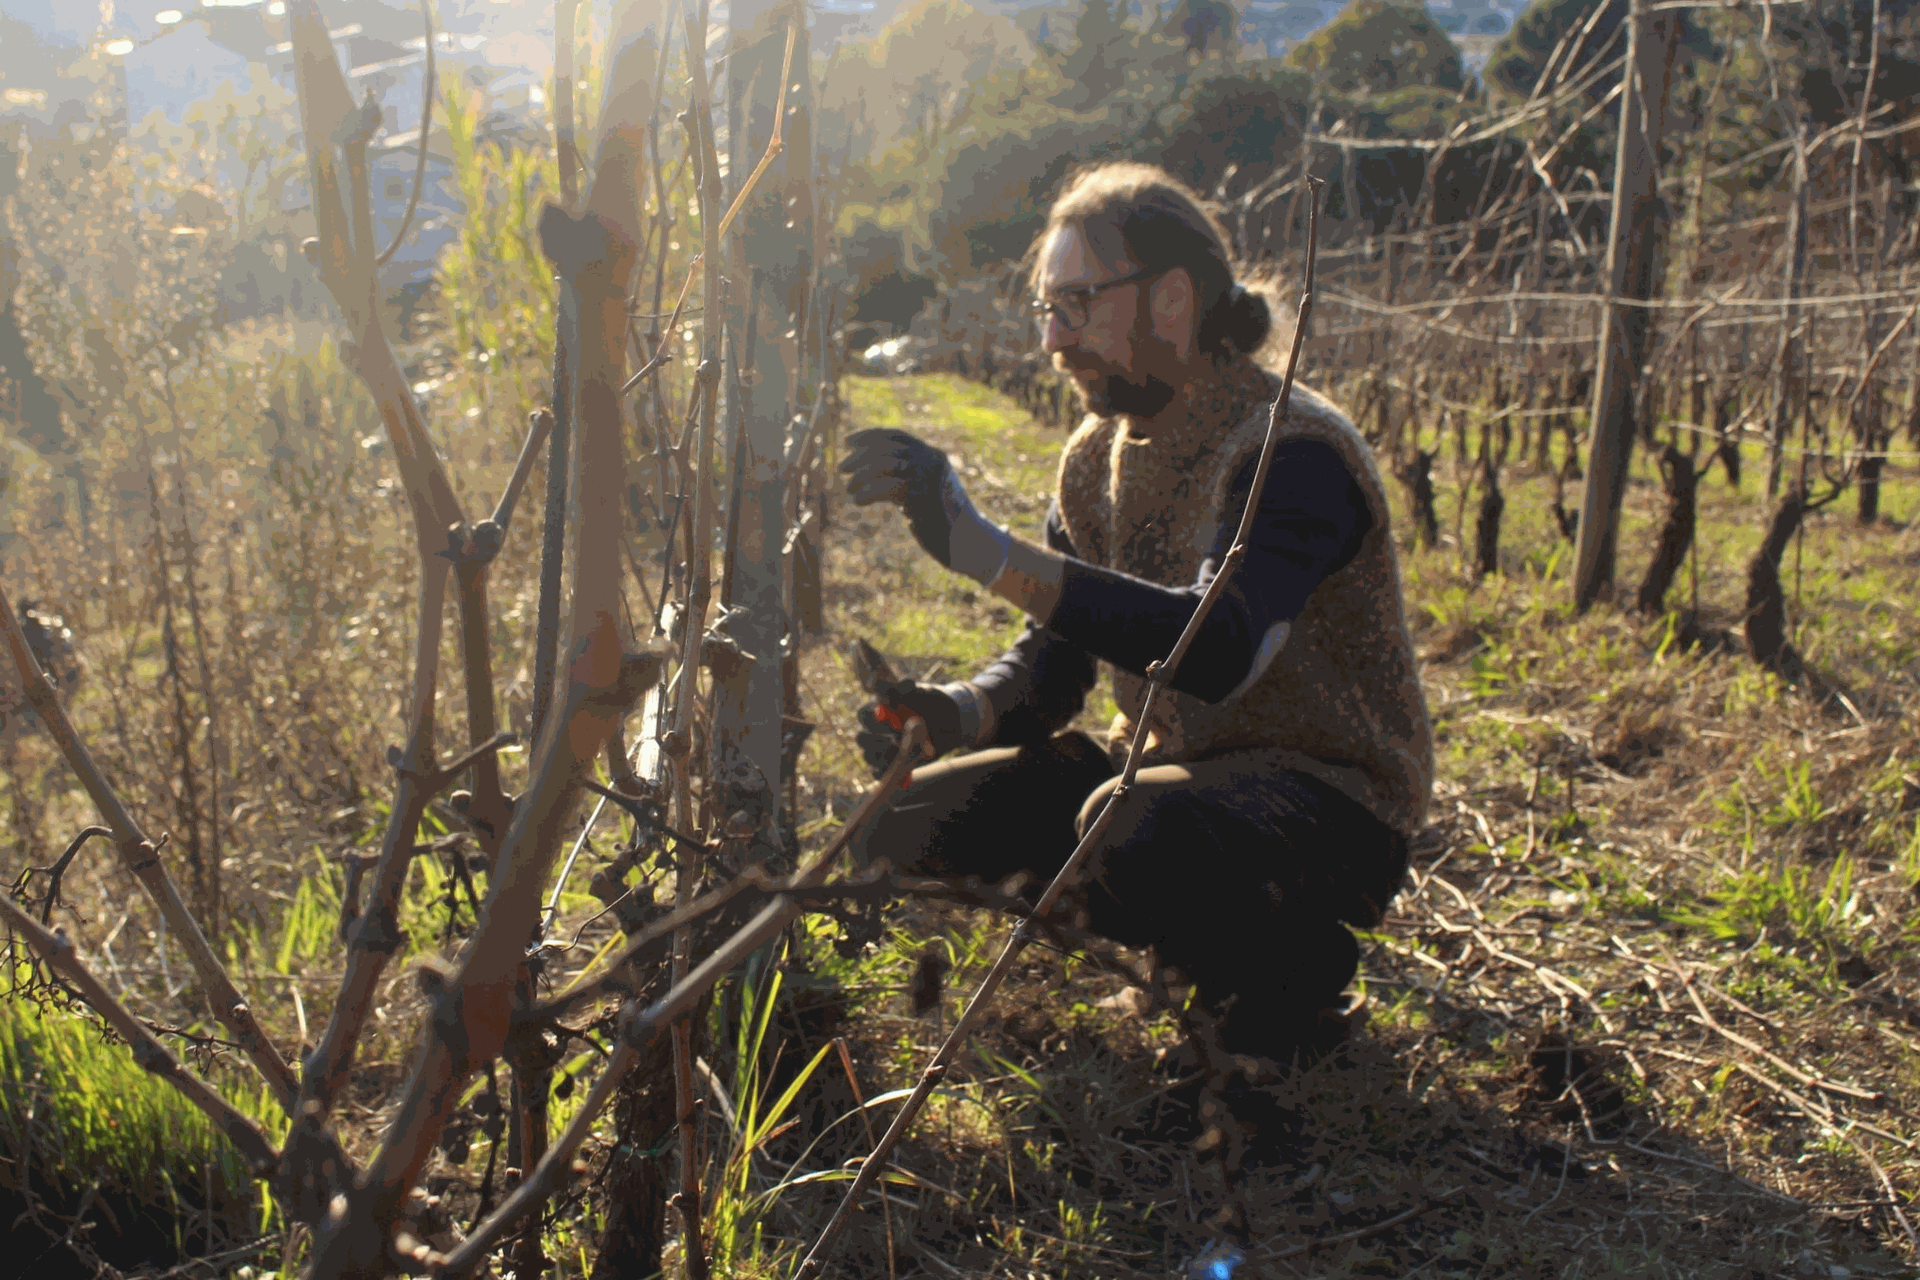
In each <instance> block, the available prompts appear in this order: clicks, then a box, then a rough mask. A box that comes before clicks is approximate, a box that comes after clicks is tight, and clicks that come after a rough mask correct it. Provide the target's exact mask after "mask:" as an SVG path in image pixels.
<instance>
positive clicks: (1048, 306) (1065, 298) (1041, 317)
mask: <svg viewBox="0 0 1920 1280" xmlns="http://www.w3.org/2000/svg"><path fill="white" fill-rule="evenodd" d="M1160 274H1162V273H1161V272H1158V271H1144V270H1143V271H1132V272H1129V273H1127V274H1126V275H1124V276H1115V277H1114V278H1113V279H1111V280H1102V281H1100V282H1099V283H1098V284H1085V285H1080V286H1078V287H1076V288H1072V289H1068V290H1066V291H1065V292H1064V293H1057V294H1055V295H1054V296H1053V297H1051V298H1033V299H1031V300H1029V301H1028V303H1027V310H1028V312H1029V313H1030V314H1031V315H1032V316H1033V323H1034V324H1035V325H1036V326H1038V327H1039V328H1041V329H1045V328H1046V327H1047V318H1048V317H1049V316H1051V317H1052V318H1053V319H1055V320H1058V321H1059V322H1060V327H1061V328H1063V329H1065V330H1066V331H1067V332H1069V333H1073V332H1075V331H1077V330H1080V329H1084V328H1086V326H1087V321H1088V320H1089V319H1090V318H1091V317H1090V316H1089V315H1088V308H1090V307H1091V306H1092V305H1093V300H1094V299H1095V298H1097V297H1099V296H1100V295H1101V294H1103V293H1105V292H1106V291H1107V290H1109V289H1117V288H1119V287H1120V286H1121V285H1123V284H1135V283H1137V282H1139V281H1141V280H1146V279H1149V278H1151V277H1153V276H1157V275H1160Z"/></svg>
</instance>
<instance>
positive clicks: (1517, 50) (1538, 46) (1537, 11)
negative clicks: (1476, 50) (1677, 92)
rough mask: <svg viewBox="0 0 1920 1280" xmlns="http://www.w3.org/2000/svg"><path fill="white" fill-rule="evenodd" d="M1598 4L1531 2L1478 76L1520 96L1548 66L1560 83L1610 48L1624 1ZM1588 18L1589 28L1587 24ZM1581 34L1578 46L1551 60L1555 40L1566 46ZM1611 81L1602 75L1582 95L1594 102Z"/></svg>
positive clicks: (1562, 0)
mask: <svg viewBox="0 0 1920 1280" xmlns="http://www.w3.org/2000/svg"><path fill="white" fill-rule="evenodd" d="M1603 5H1604V7H1602V5H1601V4H1596V3H1595V0H1534V3H1532V4H1530V5H1528V6H1527V8H1526V9H1525V11H1523V12H1522V13H1521V15H1520V16H1519V17H1518V18H1516V19H1515V20H1514V23H1513V27H1512V28H1511V29H1510V30H1509V31H1508V32H1507V34H1506V35H1504V36H1502V37H1501V38H1500V42H1499V43H1498V44H1496V45H1494V46H1493V53H1492V54H1491V55H1490V56H1489V57H1488V59H1487V67H1486V70H1485V71H1484V72H1483V73H1482V74H1483V75H1484V76H1485V78H1486V81H1487V83H1488V84H1490V85H1493V86H1494V87H1496V88H1498V89H1502V90H1505V91H1506V92H1507V93H1510V94H1514V95H1516V96H1519V97H1526V96H1527V95H1528V94H1531V93H1532V92H1533V91H1534V87H1535V86H1536V85H1538V84H1539V83H1540V78H1541V77H1542V76H1544V75H1546V74H1547V72H1548V70H1549V69H1550V68H1549V67H1548V65H1547V64H1548V63H1549V62H1552V63H1553V64H1554V65H1553V67H1552V68H1551V70H1553V72H1554V75H1555V77H1556V78H1557V79H1558V80H1561V81H1565V80H1567V79H1569V78H1571V77H1574V76H1577V75H1579V74H1580V73H1581V72H1582V71H1583V70H1585V69H1588V68H1590V67H1591V65H1592V63H1593V61H1594V59H1596V58H1598V57H1599V56H1600V55H1601V54H1603V53H1605V52H1606V50H1607V48H1608V46H1610V45H1612V44H1614V42H1615V37H1616V36H1618V35H1619V33H1620V24H1621V23H1622V22H1625V21H1626V18H1627V0H1603ZM1596 8H1600V9H1601V13H1600V15H1599V17H1598V18H1597V19H1596V18H1594V10H1595V9H1596ZM1590 19H1591V20H1592V23H1591V26H1589V25H1588V24H1589V20H1590ZM1582 30H1585V32H1586V34H1585V35H1584V36H1581V37H1580V39H1579V42H1578V45H1577V46H1576V47H1573V48H1569V49H1564V50H1561V52H1560V54H1559V56H1558V58H1557V60H1556V58H1555V55H1554V51H1555V50H1556V49H1560V43H1561V41H1562V40H1567V41H1569V43H1572V41H1571V37H1574V36H1576V35H1578V34H1579V33H1580V32H1581V31H1582ZM1615 52H1618V50H1615ZM1615 83H1616V81H1615V79H1614V78H1613V77H1611V76H1607V77H1602V78H1601V79H1600V80H1599V82H1597V83H1596V84H1595V85H1594V86H1593V87H1592V88H1591V89H1590V90H1589V91H1588V92H1589V94H1590V95H1591V96H1592V97H1595V98H1599V97H1602V96H1604V95H1605V94H1607V93H1608V92H1609V91H1610V90H1612V88H1613V86H1614V84H1615Z"/></svg>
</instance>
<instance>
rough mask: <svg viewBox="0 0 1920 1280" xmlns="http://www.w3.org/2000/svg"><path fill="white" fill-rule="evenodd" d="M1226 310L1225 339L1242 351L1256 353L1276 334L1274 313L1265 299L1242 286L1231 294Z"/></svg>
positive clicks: (1228, 295)
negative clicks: (1272, 334)
mask: <svg viewBox="0 0 1920 1280" xmlns="http://www.w3.org/2000/svg"><path fill="white" fill-rule="evenodd" d="M1224 310H1225V312H1226V315H1225V317H1224V318H1225V320H1226V324H1225V325H1224V326H1223V327H1224V329H1225V333H1224V335H1223V336H1225V337H1226V339H1227V340H1228V341H1229V342H1231V343H1232V344H1233V345H1234V346H1235V347H1236V348H1237V349H1239V350H1241V351H1254V350H1257V349H1258V348H1259V347H1260V345H1261V344H1262V343H1264V342H1265V341H1266V340H1267V335H1268V334H1269V333H1271V332H1272V330H1273V313H1272V311H1271V310H1270V309H1269V308H1268V306H1267V300H1266V298H1264V297H1263V296H1261V295H1260V294H1259V293H1257V292H1255V291H1254V290H1252V289H1249V288H1247V287H1246V286H1245V285H1243V284H1236V285H1234V286H1233V288H1232V289H1231V290H1230V291H1228V293H1227V297H1226V306H1225V308H1224Z"/></svg>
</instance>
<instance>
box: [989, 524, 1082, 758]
mask: <svg viewBox="0 0 1920 1280" xmlns="http://www.w3.org/2000/svg"><path fill="white" fill-rule="evenodd" d="M1047 546H1048V547H1049V548H1050V549H1052V550H1054V551H1057V552H1059V553H1060V554H1061V555H1063V556H1068V557H1071V556H1072V555H1073V540H1072V539H1071V538H1069V537H1068V536H1067V529H1066V524H1065V522H1064V521H1062V520H1061V518H1060V508H1059V505H1058V504H1057V503H1056V504H1055V505H1054V506H1053V507H1051V508H1049V509H1048V511H1047ZM1099 678H1100V668H1099V665H1098V664H1097V663H1096V662H1095V661H1094V659H1093V655H1092V654H1090V653H1088V652H1087V651H1086V650H1085V649H1083V648H1081V647H1080V646H1079V645H1077V644H1074V643H1072V642H1070V641H1068V640H1066V639H1064V638H1062V637H1061V636H1060V635H1059V634H1058V633H1057V632H1055V631H1053V630H1051V629H1049V628H1047V627H1043V626H1041V625H1040V624H1039V623H1038V622H1035V621H1034V620H1033V619H1032V618H1028V619H1027V629H1026V630H1025V631H1023V632H1021V634H1020V638H1019V639H1018V640H1016V641H1015V642H1014V645H1013V647H1012V648H1011V649H1009V650H1007V651H1006V652H1005V653H1003V654H1001V655H1000V656H999V658H997V659H995V660H994V662H993V663H992V665H990V666H989V667H987V669H986V670H985V671H982V672H981V673H980V674H979V675H976V676H974V677H973V679H972V681H971V683H972V684H973V685H974V687H975V688H977V689H979V690H980V694H981V696H982V697H984V698H985V699H986V700H987V704H988V705H989V706H991V707H992V708H993V714H994V732H993V742H992V743H991V744H990V745H994V746H1002V747H1013V746H1023V745H1025V744H1027V743H1029V742H1045V741H1046V740H1047V739H1048V738H1050V737H1052V736H1053V735H1054V734H1056V733H1058V732H1059V731H1060V730H1062V729H1064V728H1066V727H1067V725H1068V723H1069V722H1071V721H1072V719H1073V718H1074V717H1075V716H1077V715H1079V714H1080V708H1081V707H1083V706H1085V705H1086V700H1087V690H1089V689H1091V688H1093V685H1094V681H1096V680H1098V679H1099Z"/></svg>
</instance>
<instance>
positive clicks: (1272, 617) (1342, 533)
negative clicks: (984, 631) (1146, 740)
mask: <svg viewBox="0 0 1920 1280" xmlns="http://www.w3.org/2000/svg"><path fill="white" fill-rule="evenodd" d="M1256 465H1257V459H1249V460H1248V462H1247V465H1246V466H1245V467H1243V468H1242V469H1241V471H1240V472H1239V473H1238V474H1237V475H1236V476H1235V477H1234V481H1233V484H1232V486H1231V487H1230V489H1229V497H1228V500H1227V506H1226V511H1227V518H1226V520H1225V521H1224V522H1223V525H1222V528H1221V531H1220V536H1219V538H1218V539H1217V540H1216V542H1215V543H1214V546H1213V551H1212V554H1211V555H1209V556H1208V557H1207V559H1206V560H1204V561H1203V562H1202V563H1201V565H1200V573H1199V576H1198V577H1197V578H1195V580H1194V582H1193V585H1191V586H1187V587H1163V586H1159V585H1156V584H1154V583H1151V582H1147V581H1145V580H1143V579H1140V578H1135V577H1131V576H1129V575H1127V574H1124V573H1119V572H1116V571H1114V570H1111V569H1101V568H1097V567H1095V566H1093V565H1090V564H1087V563H1085V562H1083V561H1079V560H1070V561H1069V562H1068V564H1067V570H1066V575H1065V577H1064V578H1063V579H1062V580H1061V584H1060V603H1059V605H1058V606H1056V607H1055V609H1054V611H1053V616H1052V617H1051V618H1049V619H1048V620H1047V625H1048V627H1049V628H1050V629H1051V630H1052V631H1054V632H1055V633H1057V634H1059V635H1061V636H1063V637H1065V638H1066V639H1068V640H1071V641H1073V642H1074V643H1076V644H1078V645H1080V646H1081V647H1082V648H1084V649H1086V650H1087V651H1088V652H1090V653H1092V654H1093V655H1094V656H1096V657H1099V658H1104V659H1106V660H1107V661H1108V662H1111V663H1113V664H1114V665H1115V666H1116V667H1120V668H1121V669H1123V670H1126V671H1131V672H1134V673H1135V674H1137V675H1144V674H1145V673H1146V669H1147V666H1148V664H1149V663H1153V662H1158V661H1159V660H1161V659H1163V658H1165V657H1166V656H1167V655H1168V654H1169V653H1171V652H1172V651H1173V646H1174V643H1175V642H1176V641H1177V640H1179V638H1180V632H1181V630H1182V629H1183V628H1184V627H1185V626H1186V624H1187V620H1188V619H1189V618H1191V617H1192V616H1193V611H1194V609H1195V608H1196V607H1198V605H1199V603H1200V597H1201V596H1202V595H1203V594H1204V593H1205V592H1206V589H1207V586H1208V585H1209V584H1210V583H1211V582H1212V581H1213V579H1214V575H1215V574H1216V573H1218V572H1219V566H1220V564H1221V562H1222V561H1224V560H1225V559H1226V554H1227V549H1228V547H1229V546H1231V545H1232V542H1233V535H1234V533H1235V531H1236V529H1237V528H1238V525H1239V514H1240V512H1241V511H1243V510H1245V507H1246V500H1247V494H1248V492H1249V491H1250V490H1251V489H1252V488H1253V472H1254V470H1255V468H1256ZM1372 525H1373V519H1372V516H1371V515H1370V514H1369V512H1368V510H1367V503H1366V498H1365V497H1364V495H1362V493H1361V491H1360V486H1359V485H1358V484H1357V483H1355V481H1354V479H1353V477H1352V476H1351V475H1350V474H1348V472H1347V468H1346V464H1345V463H1343V462H1342V461H1341V460H1340V455H1339V454H1338V453H1337V452H1335V451H1334V448H1333V446H1332V445H1329V444H1324V443H1322V442H1320V441H1317V440H1296V441H1290V442H1288V443H1286V444H1283V445H1281V446H1279V448H1278V449H1276V450H1275V452H1274V458H1273V467H1272V469H1271V470H1270V471H1269V472H1268V474H1267V483H1266V487H1265V489H1264V490H1263V491H1262V492H1261V494H1260V506H1259V509H1258V511H1257V512H1256V514H1255V516H1254V522H1253V529H1252V531H1251V533H1250V534H1249V536H1248V539H1247V555H1246V560H1245V561H1244V563H1242V565H1241V566H1240V570H1239V572H1237V573H1235V574H1234V575H1233V577H1232V578H1231V579H1230V580H1229V581H1228V583H1227V585H1226V587H1225V589H1224V590H1223V591H1222V592H1221V594H1220V598H1219V600H1217V601H1216V602H1215V603H1214V606H1213V609H1212V610H1211V611H1210V612H1209V613H1208V614H1207V618H1206V621H1205V622H1203V623H1202V624H1201V627H1200V631H1199V634H1198V635H1196V636H1195V637H1194V641H1193V647H1192V648H1191V649H1189V650H1188V652H1187V656H1186V660H1185V661H1183V662H1182V663H1181V664H1180V670H1179V672H1178V673H1177V674H1176V675H1175V676H1174V679H1173V687H1174V688H1176V689H1178V690H1180V691H1181V692H1183V693H1191V694H1194V695H1195V696H1197V697H1201V698H1205V699H1206V700H1207V701H1208V702H1219V701H1220V700H1221V699H1223V698H1225V697H1226V696H1227V695H1228V694H1229V693H1231V692H1233V690H1234V689H1236V688H1238V687H1239V685H1240V682H1241V681H1242V680H1244V679H1246V677H1247V674H1248V673H1249V672H1250V671H1252V670H1253V662H1254V655H1255V653H1256V652H1257V650H1258V649H1259V646H1260V641H1261V639H1262V638H1263V637H1265V635H1266V634H1267V630H1268V628H1270V627H1272V626H1273V625H1274V624H1275V623H1279V622H1291V621H1293V620H1294V619H1295V618H1297V617H1299V616H1300V611H1301V610H1302V609H1304V608H1305V607H1306V603H1307V597H1308V596H1310V595H1312V594H1313V592H1314V589H1315V588H1316V587H1318V586H1319V585H1320V583H1321V582H1322V581H1323V580H1325V579H1326V578H1327V577H1328V575H1330V574H1333V573H1336V572H1338V571H1339V570H1340V569H1342V568H1344V567H1345V566H1346V564H1347V562H1348V561H1350V560H1351V559H1353V556H1354V553H1355V552H1356V551H1357V550H1358V549H1359V545H1360V539H1361V537H1362V536H1364V535H1365V534H1366V532H1367V530H1368V529H1370V528H1371V527H1372Z"/></svg>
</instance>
